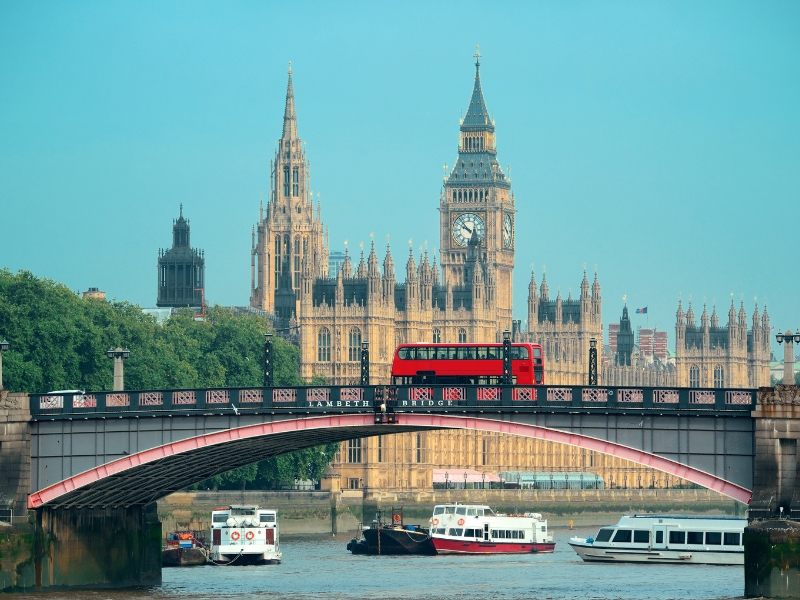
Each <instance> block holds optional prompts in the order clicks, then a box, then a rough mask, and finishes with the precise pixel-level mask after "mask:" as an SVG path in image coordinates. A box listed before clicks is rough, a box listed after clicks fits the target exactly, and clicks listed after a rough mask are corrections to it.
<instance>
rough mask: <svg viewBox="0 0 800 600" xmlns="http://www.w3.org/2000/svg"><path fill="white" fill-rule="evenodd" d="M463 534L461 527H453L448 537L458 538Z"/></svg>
mask: <svg viewBox="0 0 800 600" xmlns="http://www.w3.org/2000/svg"><path fill="white" fill-rule="evenodd" d="M462 533H464V530H463V529H461V528H460V527H451V528H450V532H449V533H448V534H447V535H456V536H458V537H461V534H462Z"/></svg>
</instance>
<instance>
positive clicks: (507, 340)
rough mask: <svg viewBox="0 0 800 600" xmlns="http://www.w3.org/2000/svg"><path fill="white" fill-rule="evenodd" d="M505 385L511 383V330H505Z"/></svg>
mask: <svg viewBox="0 0 800 600" xmlns="http://www.w3.org/2000/svg"><path fill="white" fill-rule="evenodd" d="M503 385H511V332H510V331H509V330H508V329H506V330H505V331H503Z"/></svg>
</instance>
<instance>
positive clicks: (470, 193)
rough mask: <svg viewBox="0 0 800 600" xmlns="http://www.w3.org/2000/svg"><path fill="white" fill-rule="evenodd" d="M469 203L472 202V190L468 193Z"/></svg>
mask: <svg viewBox="0 0 800 600" xmlns="http://www.w3.org/2000/svg"><path fill="white" fill-rule="evenodd" d="M469 201H470V202H472V190H470V191H469Z"/></svg>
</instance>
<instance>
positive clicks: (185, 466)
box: [28, 413, 752, 509]
mask: <svg viewBox="0 0 800 600" xmlns="http://www.w3.org/2000/svg"><path fill="white" fill-rule="evenodd" d="M400 419H401V423H400V424H398V425H376V424H375V423H374V416H373V415H372V413H368V414H350V415H337V416H321V417H306V418H300V419H287V420H282V421H275V422H271V423H260V424H256V425H248V426H244V427H238V428H234V429H227V430H224V431H218V432H214V433H209V434H205V435H200V436H196V437H191V438H187V439H185V440H181V441H177V442H173V443H170V444H166V445H163V446H157V447H154V448H150V449H148V450H143V451H141V452H138V453H136V454H132V455H130V456H126V457H124V458H120V459H117V460H114V461H111V462H109V463H106V464H103V465H100V466H98V467H95V468H94V469H91V470H89V471H85V472H83V473H80V474H78V475H75V476H73V477H69V478H68V479H65V480H63V481H60V482H58V483H56V484H54V485H51V486H49V487H47V488H44V489H42V490H39V491H37V492H34V493H32V494H31V495H30V496H29V497H28V508H31V509H35V508H38V507H41V506H44V505H50V506H58V505H63V506H66V505H71V506H86V505H104V506H105V505H111V506H121V505H130V504H141V503H145V502H152V501H155V500H157V499H158V498H160V497H163V496H166V495H167V494H169V493H172V492H173V491H177V489H183V488H184V487H186V486H187V485H190V484H191V483H194V482H196V481H197V480H198V476H197V475H195V474H194V473H197V471H196V470H195V471H193V470H192V469H196V468H197V467H198V466H199V465H201V464H204V461H207V460H208V459H209V457H216V458H218V459H219V458H220V457H222V458H223V459H225V457H226V455H230V454H231V453H236V452H237V449H241V448H244V447H246V445H247V443H248V442H250V447H251V449H252V452H254V453H255V452H262V453H263V452H267V454H266V455H264V454H259V455H258V456H260V457H261V458H268V457H270V456H276V455H278V454H282V453H285V452H291V451H293V450H298V449H301V448H307V447H311V446H315V445H318V444H320V443H326V442H331V441H343V440H346V439H352V438H356V437H369V436H372V435H379V434H389V433H401V432H408V431H419V430H433V429H466V430H476V431H488V432H497V433H508V434H513V435H519V436H523V437H529V438H536V439H541V440H547V441H551V442H559V443H562V444H568V445H570V446H576V447H578V448H585V449H587V450H593V451H595V452H601V453H603V454H608V455H611V456H616V457H619V458H623V459H625V460H628V461H631V462H635V463H638V464H640V465H643V466H646V467H650V468H652V469H656V470H658V471H662V472H664V473H668V474H670V475H675V476H677V477H680V478H682V479H685V480H687V481H691V482H692V483H696V484H698V485H701V486H703V487H705V488H709V489H712V490H715V491H717V492H719V493H721V494H724V495H726V496H729V497H730V498H733V499H735V500H738V501H740V502H744V503H746V504H748V503H749V502H750V498H751V497H752V492H751V491H750V490H747V489H745V488H743V487H741V486H739V485H736V484H733V483H731V482H729V481H726V480H724V479H720V478H719V477H716V476H714V475H711V474H709V473H706V472H704V471H700V470H698V469H695V468H692V467H689V466H686V465H683V464H681V463H678V462H676V461H673V460H669V459H667V458H663V457H661V456H657V455H655V454H651V453H648V452H644V451H642V450H636V449H634V448H630V447H628V446H623V445H620V444H615V443H612V442H607V441H604V440H600V439H597V438H592V437H588V436H583V435H579V434H575V433H568V432H564V431H559V430H556V429H549V428H546V427H541V426H537V425H526V424H521V423H510V422H506V421H496V420H493V419H483V418H473V417H455V416H445V415H435V414H414V413H403V414H402V415H401V416H400ZM270 441H272V442H273V443H272V445H271V446H270V447H269V448H268V444H267V442H270ZM252 442H262V443H261V444H260V445H258V446H254V445H253V444H252ZM236 456H239V455H236V454H234V458H231V459H229V460H227V461H226V463H225V464H227V465H228V466H227V468H225V469H220V470H218V471H217V472H222V471H224V470H228V469H232V468H235V467H238V466H242V465H243V464H248V463H249V462H254V460H259V458H258V457H256V458H255V459H254V460H248V458H247V457H248V455H247V454H244V455H242V456H241V457H240V459H239V460H238V462H237V461H236V459H235V457H236ZM252 456H256V454H253V455H252ZM242 461H245V462H242ZM206 478H207V476H202V477H200V478H199V480H202V479H206ZM145 481H146V482H149V484H150V486H151V487H149V488H148V487H146V486H144V487H143V485H144V484H143V482H145ZM159 482H161V483H159ZM170 483H171V484H173V485H170ZM175 485H177V486H178V487H175Z"/></svg>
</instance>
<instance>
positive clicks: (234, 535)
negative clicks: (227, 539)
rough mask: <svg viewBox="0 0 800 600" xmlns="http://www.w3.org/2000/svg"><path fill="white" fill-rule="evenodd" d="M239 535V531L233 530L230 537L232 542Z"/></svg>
mask: <svg viewBox="0 0 800 600" xmlns="http://www.w3.org/2000/svg"><path fill="white" fill-rule="evenodd" d="M240 537H241V536H240V535H239V532H238V531H234V532H233V533H232V534H231V539H232V540H233V541H234V542H235V541H236V540H238V539H239V538H240Z"/></svg>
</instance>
